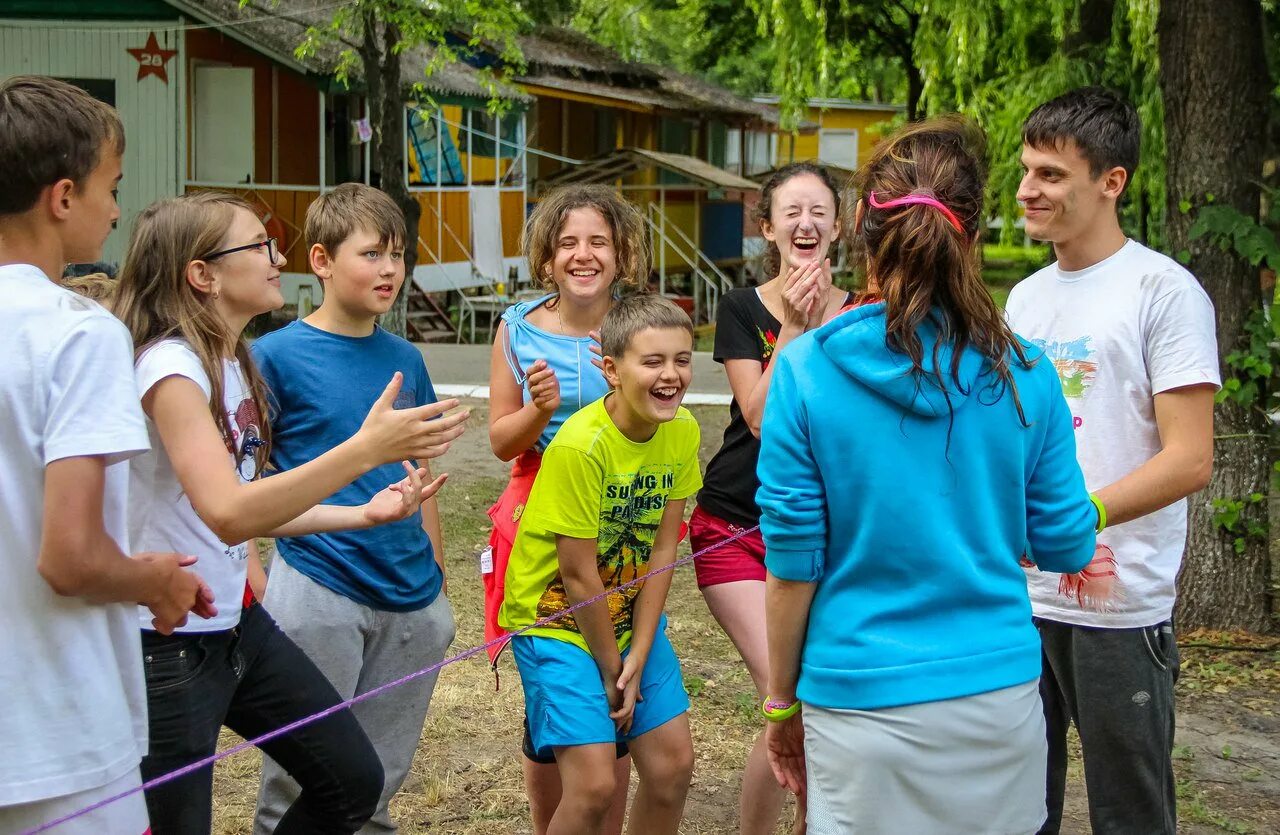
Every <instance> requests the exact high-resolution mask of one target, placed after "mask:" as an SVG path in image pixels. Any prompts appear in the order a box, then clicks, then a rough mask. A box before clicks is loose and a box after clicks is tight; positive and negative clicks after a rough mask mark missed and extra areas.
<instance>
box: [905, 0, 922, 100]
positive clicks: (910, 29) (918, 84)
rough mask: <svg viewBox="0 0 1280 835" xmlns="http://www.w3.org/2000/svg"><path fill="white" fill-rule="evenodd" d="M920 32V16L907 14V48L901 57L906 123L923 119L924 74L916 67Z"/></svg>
mask: <svg viewBox="0 0 1280 835" xmlns="http://www.w3.org/2000/svg"><path fill="white" fill-rule="evenodd" d="M918 31H920V15H919V14H918V13H916V14H912V13H910V12H908V13H907V47H906V50H905V51H904V52H903V55H902V69H903V72H905V73H906V74H907V121H908V122H914V121H915V120H917V119H922V118H924V115H925V114H923V113H921V112H920V99H921V97H922V96H924V73H922V72H921V71H920V67H919V66H917V65H916V58H915V44H916V33H917V32H918Z"/></svg>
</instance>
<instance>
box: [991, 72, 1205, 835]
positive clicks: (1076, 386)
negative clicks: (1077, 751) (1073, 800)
mask: <svg viewBox="0 0 1280 835" xmlns="http://www.w3.org/2000/svg"><path fill="white" fill-rule="evenodd" d="M1022 138H1023V150H1022V165H1023V168H1024V169H1025V172H1026V173H1025V175H1024V176H1023V178H1022V184H1021V186H1020V187H1019V188H1018V200H1019V201H1020V202H1021V203H1022V204H1023V206H1024V207H1025V210H1026V223H1027V227H1026V228H1027V234H1028V235H1030V236H1031V237H1032V238H1035V239H1037V240H1042V241H1050V242H1052V243H1053V248H1054V253H1055V254H1056V255H1057V259H1058V260H1057V262H1056V263H1054V264H1052V265H1050V266H1048V267H1045V268H1044V269H1042V270H1040V271H1039V272H1037V273H1036V274H1034V275H1032V276H1031V277H1030V278H1028V279H1026V280H1025V281H1023V282H1022V283H1021V284H1019V285H1018V286H1017V287H1015V288H1014V290H1013V292H1012V293H1010V294H1009V302H1008V316H1009V322H1010V324H1011V325H1012V326H1013V329H1014V330H1015V331H1016V332H1017V333H1019V334H1020V335H1021V336H1023V337H1025V338H1026V339H1029V340H1031V341H1032V342H1035V343H1037V344H1038V345H1040V346H1042V347H1043V348H1044V350H1045V356H1046V358H1047V359H1048V360H1050V361H1052V362H1053V364H1054V366H1055V367H1056V369H1057V371H1058V376H1059V377H1060V379H1061V380H1062V389H1063V393H1064V394H1065V395H1066V397H1067V403H1068V404H1069V405H1070V407H1071V413H1072V416H1073V418H1074V421H1075V427H1076V447H1077V454H1078V456H1079V459H1080V466H1081V468H1082V469H1083V470H1084V475H1085V483H1086V485H1087V486H1088V488H1089V489H1090V491H1092V492H1093V494H1094V496H1095V497H1096V499H1097V500H1098V503H1099V504H1100V505H1101V508H1102V513H1101V514H1100V516H1104V517H1105V518H1104V519H1100V524H1101V525H1105V528H1104V529H1102V530H1101V532H1100V533H1099V534H1098V550H1097V553H1096V554H1095V559H1094V562H1093V563H1091V564H1090V567H1089V568H1088V569H1086V571H1085V572H1082V574H1081V575H1072V576H1066V577H1064V576H1062V575H1058V574H1049V573H1042V572H1039V571H1036V570H1034V569H1032V570H1028V572H1027V579H1028V583H1029V586H1030V592H1031V603H1032V611H1033V613H1034V615H1035V618H1036V624H1037V626H1038V627H1039V629H1040V635H1041V639H1042V642H1043V648H1044V652H1043V658H1044V671H1043V676H1042V679H1041V685H1040V691H1041V696H1042V698H1043V700H1044V710H1045V720H1046V724H1047V726H1048V735H1049V783H1048V797H1047V804H1048V808H1049V818H1048V820H1047V822H1046V823H1045V825H1044V827H1043V828H1042V829H1041V832H1042V833H1056V832H1058V830H1059V827H1060V825H1061V820H1062V804H1063V796H1064V793H1065V789H1066V765H1067V751H1066V733H1067V727H1068V725H1069V723H1071V722H1074V723H1075V725H1076V728H1077V730H1078V731H1079V733H1080V740H1081V744H1082V746H1083V749H1084V767H1085V783H1086V786H1087V789H1088V795H1089V816H1090V821H1091V823H1092V827H1093V832H1094V833H1095V834H1096V835H1121V833H1123V835H1136V834H1137V833H1142V835H1154V834H1155V833H1168V835H1174V831H1175V826H1176V818H1177V815H1176V810H1175V801H1174V781H1173V768H1172V762H1171V750H1172V747H1173V727H1174V723H1173V719H1174V695H1173V685H1174V682H1175V680H1176V679H1177V674H1178V651H1177V646H1176V644H1175V642H1174V632H1173V624H1172V620H1171V618H1172V615H1173V603H1174V595H1175V581H1176V579H1177V574H1178V568H1179V566H1180V565H1181V562H1182V553H1183V548H1184V546H1185V543H1186V536H1187V503H1186V497H1187V496H1188V495H1190V494H1191V493H1194V492H1196V491H1197V490H1200V489H1201V488H1202V487H1204V486H1205V484H1207V483H1208V480H1209V475H1210V473H1211V471H1212V467H1213V398H1214V393H1215V392H1216V390H1217V389H1218V387H1219V384H1220V377H1219V371H1218V348H1217V341H1216V336H1215V327H1214V314H1213V306H1212V304H1211V303H1210V301H1209V297H1208V296H1207V295H1206V294H1205V292H1204V290H1203V288H1201V286H1200V284H1199V282H1197V281H1196V279H1195V277H1194V276H1192V275H1191V274H1190V273H1189V272H1187V271H1186V270H1185V269H1183V268H1182V267H1181V266H1179V265H1178V264H1177V263H1175V262H1174V261H1173V260H1171V259H1169V258H1167V257H1165V256H1164V255H1161V254H1160V253H1157V252H1153V251H1152V250H1150V249H1147V248H1146V247H1144V246H1142V245H1141V244H1139V243H1138V242H1136V241H1132V240H1129V239H1128V238H1126V237H1125V234H1124V232H1123V231H1121V229H1120V222H1119V218H1118V216H1117V205H1118V204H1119V202H1120V199H1121V196H1122V195H1123V194H1124V190H1125V187H1126V186H1127V185H1128V184H1129V182H1130V181H1131V180H1132V178H1133V171H1134V169H1135V168H1136V167H1137V164H1138V147H1139V141H1140V127H1139V121H1138V114H1137V112H1136V111H1135V110H1134V108H1133V106H1132V105H1131V104H1129V103H1128V102H1127V101H1125V100H1123V99H1121V98H1120V97H1118V96H1116V95H1114V94H1112V93H1110V92H1109V91H1106V90H1102V89H1100V88H1086V89H1080V90H1075V91H1072V92H1070V93H1067V94H1065V95H1063V96H1060V97H1058V98H1056V99H1054V100H1052V101H1049V102H1047V103H1045V104H1042V105H1040V106H1039V107H1038V108H1036V110H1035V111H1034V112H1032V114H1031V115H1030V117H1028V119H1027V121H1026V123H1025V124H1024V125H1023V131H1022ZM1112 584H1113V585H1114V588H1113V589H1111V590H1110V591H1109V590H1108V586H1110V585H1112ZM1099 592H1100V593H1099Z"/></svg>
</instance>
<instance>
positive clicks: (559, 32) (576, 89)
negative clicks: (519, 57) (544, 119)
mask: <svg viewBox="0 0 1280 835" xmlns="http://www.w3.org/2000/svg"><path fill="white" fill-rule="evenodd" d="M517 43H518V44H519V45H520V50H521V52H523V53H524V58H525V62H526V64H527V66H528V69H527V71H526V73H525V75H523V76H520V77H518V78H517V79H516V81H518V82H520V83H521V84H528V85H530V86H535V87H542V88H545V89H552V90H563V91H565V92H572V93H579V94H583V95H588V96H592V97H599V98H607V99H614V100H616V101H618V102H620V103H628V102H629V103H631V104H633V105H636V106H638V107H639V108H641V109H646V110H661V111H669V112H672V113H684V114H690V115H712V116H721V117H725V118H728V119H730V120H733V121H740V122H744V123H749V122H760V123H763V124H766V125H777V124H778V109H777V108H776V107H774V106H772V105H770V104H767V103H762V102H755V101H752V100H750V99H747V98H743V97H742V96H739V95H738V94H736V93H734V92H733V91H731V90H728V89H725V88H724V87H720V86H717V85H715V84H712V83H710V82H707V81H703V80H702V79H700V78H696V77H694V76H692V75H688V74H686V73H682V72H679V71H677V70H674V69H671V68H669V67H661V66H656V65H653V64H645V63H641V62H639V61H627V60H625V59H624V58H622V56H620V55H618V53H616V52H614V51H613V50H612V49H610V48H608V47H607V46H604V45H603V44H600V43H597V42H596V41H593V40H592V39H591V38H589V37H588V36H586V35H584V34H582V33H580V32H576V31H573V30H571V29H564V28H559V27H550V26H543V27H539V28H537V29H535V30H534V31H533V32H532V33H530V34H527V35H523V36H521V37H519V38H517Z"/></svg>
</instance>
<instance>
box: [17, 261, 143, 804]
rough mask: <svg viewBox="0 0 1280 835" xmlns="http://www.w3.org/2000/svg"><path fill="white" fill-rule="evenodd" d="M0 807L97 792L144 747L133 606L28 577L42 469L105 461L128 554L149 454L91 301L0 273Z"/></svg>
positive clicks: (109, 322) (111, 326)
mask: <svg viewBox="0 0 1280 835" xmlns="http://www.w3.org/2000/svg"><path fill="white" fill-rule="evenodd" d="M0 300H2V301H0V449H3V450H4V455H3V458H0V572H2V574H0V635H3V639H0V694H3V697H4V709H3V710H0V806H10V805H16V804H20V803H31V802H35V801H41V800H47V799H49V798H55V797H62V796H64V795H68V794H73V793H76V792H81V791H85V790H88V789H94V788H97V787H99V786H103V785H106V784H108V783H110V782H111V781H113V780H115V779H117V778H119V777H120V776H121V775H123V774H126V773H128V772H129V771H130V770H131V769H134V768H137V766H138V763H139V761H140V760H141V758H142V755H143V754H144V753H145V752H146V750H147V701H146V688H145V685H144V684H143V676H142V653H141V647H140V645H139V641H138V625H137V620H136V618H135V617H134V611H135V608H136V607H135V605H134V604H132V603H112V604H101V603H90V602H88V601H86V600H83V599H81V598H77V597H59V596H58V595H57V594H55V593H54V591H53V589H52V588H50V586H49V584H48V583H47V582H45V580H44V578H42V577H41V576H40V574H39V572H38V571H37V561H38V558H39V554H40V541H41V525H42V519H43V513H44V489H45V467H47V466H48V465H49V464H51V463H53V462H55V461H58V460H60V459H65V458H76V457H81V456H95V457H101V458H102V459H103V460H104V461H105V462H106V463H107V467H106V472H105V478H106V481H105V485H104V489H103V503H102V511H103V518H102V522H103V525H104V526H105V529H106V532H107V534H108V535H109V536H111V538H112V539H114V540H115V542H116V544H117V545H118V546H119V547H120V550H121V551H123V552H124V553H126V554H128V553H130V549H129V544H130V543H129V536H128V526H127V522H126V513H127V511H126V506H127V504H128V495H127V491H128V488H129V482H128V469H127V466H128V465H127V464H125V463H122V462H124V460H125V459H126V458H129V457H130V456H134V455H136V454H138V453H139V452H142V451H144V450H146V449H147V431H146V428H145V426H144V425H143V417H142V410H141V408H140V407H139V403H138V391H137V389H136V388H135V387H134V383H133V374H132V371H133V347H132V344H131V343H130V340H129V333H128V331H126V330H125V328H124V326H123V325H121V324H120V322H119V321H118V320H117V319H116V318H115V317H113V316H112V315H111V314H110V313H108V312H107V311H106V310H104V309H103V308H102V307H101V306H100V305H98V304H97V303H96V302H92V301H89V300H87V299H84V298H81V297H80V296H77V295H75V294H74V293H72V292H70V291H68V290H64V289H63V288H61V287H58V286H57V285H55V284H54V283H53V282H52V281H50V280H49V279H48V278H47V277H46V276H45V274H44V273H43V272H41V271H40V270H39V269H38V268H36V267H33V266H30V265H27V264H10V265H6V266H0Z"/></svg>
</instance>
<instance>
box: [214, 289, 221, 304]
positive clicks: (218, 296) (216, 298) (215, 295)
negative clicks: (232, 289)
mask: <svg viewBox="0 0 1280 835" xmlns="http://www.w3.org/2000/svg"><path fill="white" fill-rule="evenodd" d="M221 297H222V293H220V292H218V291H217V290H214V291H213V300H214V301H215V302H216V301H217V300H218V299H219V298H221Z"/></svg>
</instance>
